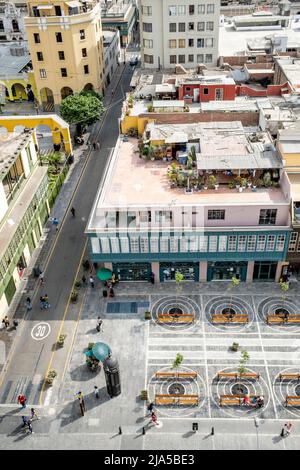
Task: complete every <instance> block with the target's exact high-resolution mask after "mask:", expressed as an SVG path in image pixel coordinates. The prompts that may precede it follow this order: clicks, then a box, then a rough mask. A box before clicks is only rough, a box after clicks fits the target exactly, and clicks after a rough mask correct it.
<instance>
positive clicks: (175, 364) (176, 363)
mask: <svg viewBox="0 0 300 470" xmlns="http://www.w3.org/2000/svg"><path fill="white" fill-rule="evenodd" d="M182 362H183V356H182V354H180V353H177V354H176V357H175V359H174V361H173V364H172V369H178V367H179V366H180V365H181V364H182Z"/></svg>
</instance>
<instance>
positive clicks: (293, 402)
mask: <svg viewBox="0 0 300 470" xmlns="http://www.w3.org/2000/svg"><path fill="white" fill-rule="evenodd" d="M289 405H290V406H300V397H299V396H298V395H287V396H286V400H285V406H289Z"/></svg>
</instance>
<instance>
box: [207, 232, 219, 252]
mask: <svg viewBox="0 0 300 470" xmlns="http://www.w3.org/2000/svg"><path fill="white" fill-rule="evenodd" d="M217 245H218V237H217V236H215V235H212V236H210V237H209V251H212V252H214V251H217Z"/></svg>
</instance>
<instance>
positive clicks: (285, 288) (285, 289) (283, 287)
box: [279, 281, 290, 308]
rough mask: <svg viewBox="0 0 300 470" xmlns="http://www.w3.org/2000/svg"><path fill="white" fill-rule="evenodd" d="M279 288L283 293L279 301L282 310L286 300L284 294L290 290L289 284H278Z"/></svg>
mask: <svg viewBox="0 0 300 470" xmlns="http://www.w3.org/2000/svg"><path fill="white" fill-rule="evenodd" d="M279 287H280V289H281V291H282V293H283V295H282V297H281V300H282V301H283V308H284V307H285V301H286V299H287V296H286V295H285V292H287V291H288V290H289V288H290V286H289V283H288V282H283V281H281V282H279Z"/></svg>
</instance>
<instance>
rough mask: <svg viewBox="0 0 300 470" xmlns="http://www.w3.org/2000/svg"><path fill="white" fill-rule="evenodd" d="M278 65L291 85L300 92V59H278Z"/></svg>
mask: <svg viewBox="0 0 300 470" xmlns="http://www.w3.org/2000/svg"><path fill="white" fill-rule="evenodd" d="M276 60H277V63H278V65H280V67H281V69H282V71H283V72H284V74H285V76H286V77H287V79H288V81H289V82H290V83H291V85H292V86H293V87H294V88H295V89H296V90H297V91H299V92H300V59H294V58H292V57H278V58H277V59H276Z"/></svg>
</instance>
